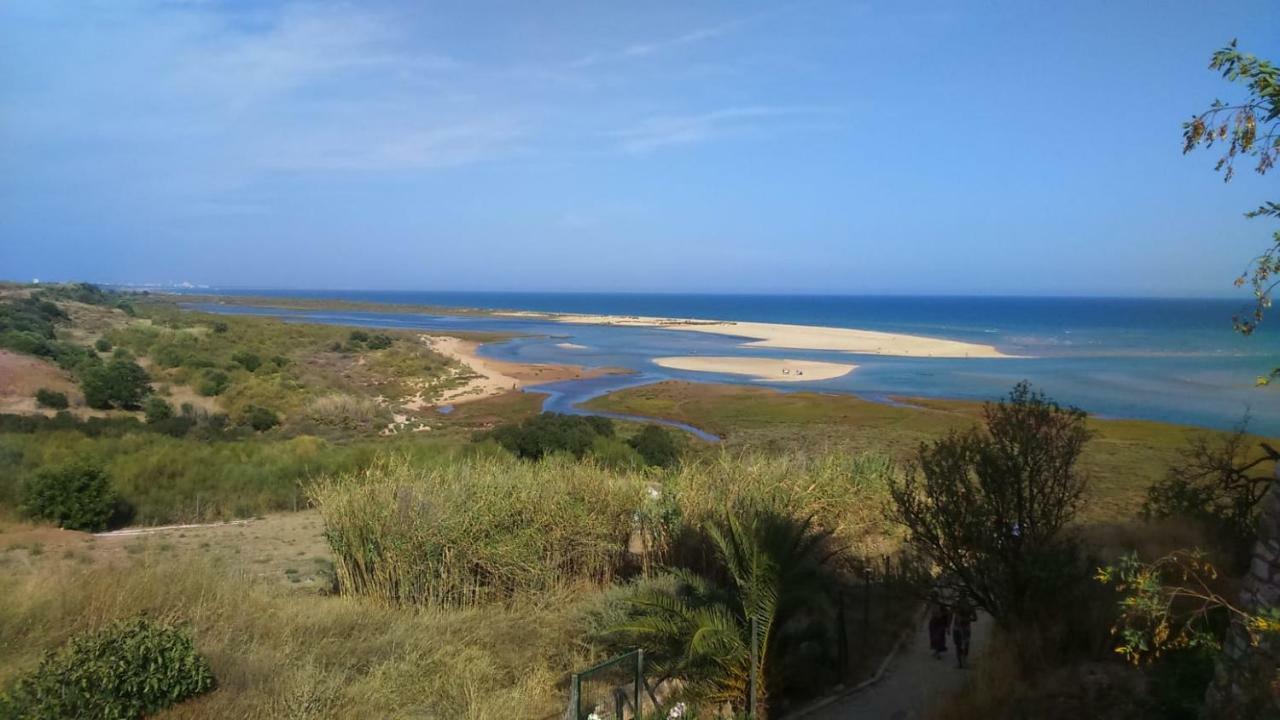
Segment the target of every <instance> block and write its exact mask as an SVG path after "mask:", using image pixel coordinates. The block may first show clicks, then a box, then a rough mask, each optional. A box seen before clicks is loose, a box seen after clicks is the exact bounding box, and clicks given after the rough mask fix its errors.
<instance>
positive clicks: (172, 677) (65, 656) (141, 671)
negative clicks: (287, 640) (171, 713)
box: [0, 618, 215, 720]
mask: <svg viewBox="0 0 1280 720" xmlns="http://www.w3.org/2000/svg"><path fill="white" fill-rule="evenodd" d="M214 684H215V683H214V677H213V672H212V671H211V670H210V669H209V663H208V662H207V661H206V660H205V659H204V658H203V657H202V656H201V655H200V654H199V652H197V651H196V647H195V643H194V642H192V640H191V637H190V636H189V635H188V634H187V633H186V632H184V631H183V630H181V629H179V628H177V627H173V626H171V625H165V624H162V623H158V622H155V621H152V620H149V619H147V618H135V619H132V620H124V621H119V622H116V623H114V624H112V625H109V626H107V627H105V628H103V629H102V630H99V631H98V632H94V633H88V634H84V635H81V636H78V637H76V638H74V639H73V640H71V642H69V643H67V644H66V645H64V646H63V647H61V648H59V649H58V650H56V651H53V652H50V653H48V654H47V655H45V657H44V659H43V660H42V661H41V662H40V665H39V666H38V667H37V668H36V669H35V670H34V671H32V672H31V673H30V674H28V675H27V676H25V677H22V678H19V679H18V680H17V682H15V683H14V684H13V686H12V687H11V688H10V689H9V690H8V691H7V692H6V693H4V695H3V696H0V715H3V716H4V717H14V718H104V719H110V720H133V719H135V718H140V717H143V716H146V715H151V714H154V713H156V712H159V711H161V710H163V709H165V708H167V707H170V706H171V705H174V704H176V703H179V702H182V701H183V700H186V699H188V698H193V697H196V696H197V695H202V694H204V693H206V692H209V691H210V690H212V689H213V688H214Z"/></svg>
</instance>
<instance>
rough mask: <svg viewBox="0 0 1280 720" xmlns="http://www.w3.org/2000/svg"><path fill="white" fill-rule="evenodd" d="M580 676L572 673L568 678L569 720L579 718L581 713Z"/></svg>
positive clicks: (577, 719)
mask: <svg viewBox="0 0 1280 720" xmlns="http://www.w3.org/2000/svg"><path fill="white" fill-rule="evenodd" d="M581 702H582V676H581V675H579V674H578V673H574V674H573V677H571V678H570V679H569V720H579V717H580V716H581V715H582V708H581V707H579V706H580V704H581Z"/></svg>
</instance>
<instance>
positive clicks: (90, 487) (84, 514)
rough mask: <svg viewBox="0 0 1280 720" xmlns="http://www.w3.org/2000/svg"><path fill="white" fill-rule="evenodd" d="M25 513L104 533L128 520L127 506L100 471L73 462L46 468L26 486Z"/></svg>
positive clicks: (33, 516)
mask: <svg viewBox="0 0 1280 720" xmlns="http://www.w3.org/2000/svg"><path fill="white" fill-rule="evenodd" d="M22 511H23V513H25V514H26V515H27V516H28V517H32V518H37V519H40V520H49V521H51V522H55V523H58V525H59V526H60V527H64V528H67V529H69V530H85V531H88V532H101V531H103V530H106V529H107V528H108V527H110V526H111V525H114V524H117V523H120V522H125V521H127V520H128V516H129V514H130V513H129V511H128V506H127V505H126V504H125V503H124V501H123V500H122V499H121V498H120V496H119V495H118V494H117V493H116V491H115V490H114V489H112V487H111V478H110V477H108V476H107V474H106V473H105V472H103V470H102V469H101V468H98V467H95V466H93V465H89V464H86V463H73V464H70V465H64V466H61V467H55V468H45V469H43V470H41V471H39V472H37V473H36V475H35V477H34V478H32V479H31V480H30V481H29V482H28V483H27V484H26V485H25V486H24V487H23V493H22Z"/></svg>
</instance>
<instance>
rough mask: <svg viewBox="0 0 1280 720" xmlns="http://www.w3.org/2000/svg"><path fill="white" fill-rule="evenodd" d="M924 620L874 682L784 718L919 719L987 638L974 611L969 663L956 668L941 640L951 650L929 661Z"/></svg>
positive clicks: (977, 657) (959, 679)
mask: <svg viewBox="0 0 1280 720" xmlns="http://www.w3.org/2000/svg"><path fill="white" fill-rule="evenodd" d="M928 622H929V621H928V618H927V617H926V618H923V619H922V620H921V622H920V623H919V625H918V626H917V627H916V629H915V632H914V634H913V635H912V636H911V637H909V638H907V640H906V643H905V644H904V645H903V646H902V648H901V649H899V651H898V654H897V656H896V657H894V659H893V662H891V663H890V664H889V669H888V670H887V671H886V673H885V677H884V678H883V679H882V680H880V682H878V683H876V684H875V685H872V686H870V687H868V688H865V689H863V690H862V691H860V692H857V693H853V694H850V695H848V696H845V697H843V698H840V699H837V700H836V701H834V702H832V703H830V704H828V705H825V706H823V707H821V708H817V709H813V710H810V711H808V712H804V713H799V714H795V715H790V716H788V718H787V720H799V719H800V718H803V719H804V720H854V719H855V718H856V719H857V720H862V719H863V718H884V719H885V720H922V719H923V718H927V717H929V716H930V711H931V710H932V709H933V708H936V707H937V706H938V705H939V704H941V703H943V702H946V699H947V698H948V697H950V696H951V695H952V694H954V693H956V692H957V691H959V690H960V688H961V687H963V686H964V683H965V681H966V680H967V679H968V678H969V677H970V675H971V674H972V673H973V672H974V670H973V667H974V666H976V665H978V664H979V663H981V662H982V651H983V649H984V648H985V647H986V645H987V641H988V640H989V638H990V636H991V625H992V621H991V617H990V616H989V615H987V614H985V613H978V621H977V622H975V623H974V624H973V637H972V640H971V643H970V651H969V667H968V668H966V669H963V670H961V669H959V668H957V667H956V658H955V654H954V653H955V649H954V648H953V647H952V644H951V639H950V638H947V649H948V650H949V651H950V652H951V654H949V655H947V656H944V657H943V658H941V659H938V660H935V659H934V657H933V654H932V653H931V652H930V651H929V647H928V645H929V642H928V637H929V634H928Z"/></svg>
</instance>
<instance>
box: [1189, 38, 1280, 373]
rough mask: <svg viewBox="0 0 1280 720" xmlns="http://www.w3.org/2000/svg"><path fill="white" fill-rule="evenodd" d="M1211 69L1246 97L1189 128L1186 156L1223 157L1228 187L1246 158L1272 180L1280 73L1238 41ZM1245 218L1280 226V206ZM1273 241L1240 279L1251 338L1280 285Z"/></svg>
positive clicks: (1279, 147)
mask: <svg viewBox="0 0 1280 720" xmlns="http://www.w3.org/2000/svg"><path fill="white" fill-rule="evenodd" d="M1209 69H1211V70H1217V71H1219V72H1221V73H1222V76H1223V77H1224V78H1226V79H1227V80H1228V81H1230V82H1232V83H1238V84H1240V85H1242V86H1243V87H1244V97H1242V98H1240V99H1238V100H1235V101H1231V102H1227V101H1223V100H1214V101H1213V103H1212V104H1210V105H1209V108H1208V109H1207V110H1205V111H1203V112H1201V113H1199V114H1197V115H1195V116H1194V117H1192V118H1191V119H1190V120H1188V121H1187V122H1185V123H1183V147H1182V152H1183V153H1184V154H1185V153H1189V152H1191V151H1192V150H1195V149H1197V148H1206V149H1213V150H1215V151H1220V152H1221V153H1222V154H1221V155H1220V156H1219V158H1218V163H1217V165H1216V166H1215V168H1214V169H1215V170H1218V171H1221V172H1222V179H1223V181H1224V182H1230V181H1231V178H1232V177H1234V176H1235V163H1236V160H1237V159H1239V158H1241V157H1248V158H1252V159H1255V160H1256V161H1257V164H1256V165H1254V168H1253V169H1254V171H1255V172H1257V173H1258V174H1259V175H1264V174H1266V172H1267V171H1268V170H1270V169H1272V168H1273V167H1275V163H1276V160H1277V159H1280V68H1277V67H1276V66H1275V65H1274V64H1272V63H1271V62H1269V61H1267V60H1263V59H1261V58H1258V57H1255V56H1253V55H1250V54H1247V53H1242V52H1240V50H1239V49H1238V48H1237V47H1236V41H1235V40H1232V41H1231V44H1230V45H1227V46H1226V47H1224V48H1222V49H1221V50H1219V51H1217V52H1215V53H1214V54H1213V58H1212V59H1211V60H1210V61H1209ZM1245 216H1246V217H1250V218H1257V217H1268V218H1271V219H1272V220H1280V202H1276V201H1267V202H1264V203H1263V204H1262V205H1261V206H1259V207H1258V208H1257V209H1256V210H1251V211H1249V212H1247V213H1245ZM1271 239H1272V243H1271V246H1270V247H1268V248H1266V249H1265V250H1264V251H1263V252H1262V253H1261V254H1260V255H1258V256H1257V257H1255V258H1253V260H1251V261H1250V262H1249V264H1248V266H1246V267H1245V270H1244V272H1242V273H1241V274H1240V277H1239V278H1237V279H1236V285H1237V286H1245V285H1248V286H1249V287H1250V289H1251V290H1252V291H1253V296H1254V305H1253V308H1252V310H1251V311H1250V312H1248V313H1246V314H1244V315H1238V316H1236V318H1235V328H1236V330H1237V331H1238V332H1240V333H1243V334H1245V335H1251V334H1252V333H1253V331H1254V330H1255V329H1257V327H1258V324H1259V323H1261V322H1262V319H1263V316H1264V315H1265V314H1266V311H1267V309H1268V308H1270V307H1271V301H1272V295H1273V294H1274V291H1275V289H1276V286H1277V284H1280V230H1275V231H1273V232H1272V235H1271ZM1276 377H1280V367H1276V368H1274V369H1272V370H1271V371H1270V372H1269V374H1267V375H1264V376H1262V377H1259V378H1258V384H1260V385H1266V384H1268V383H1269V382H1270V381H1271V380H1272V379H1273V378H1276Z"/></svg>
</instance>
